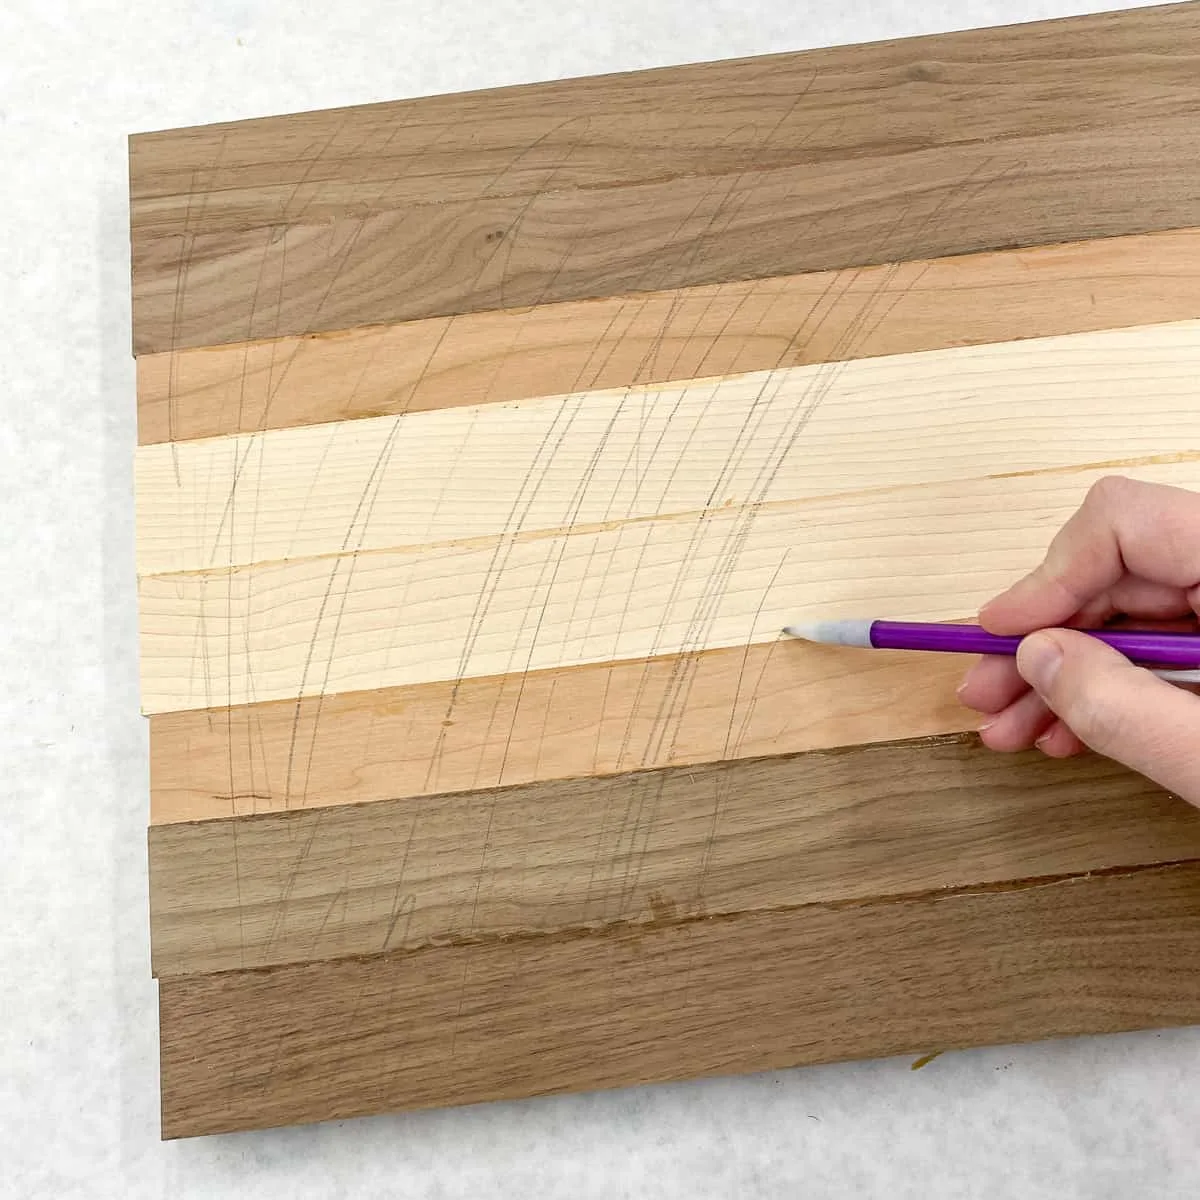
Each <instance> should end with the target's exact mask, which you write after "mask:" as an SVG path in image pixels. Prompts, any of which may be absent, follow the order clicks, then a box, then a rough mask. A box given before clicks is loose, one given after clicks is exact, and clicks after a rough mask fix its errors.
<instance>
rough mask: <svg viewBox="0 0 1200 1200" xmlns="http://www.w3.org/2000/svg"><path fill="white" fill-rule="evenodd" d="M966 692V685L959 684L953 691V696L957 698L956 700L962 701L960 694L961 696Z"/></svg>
mask: <svg viewBox="0 0 1200 1200" xmlns="http://www.w3.org/2000/svg"><path fill="white" fill-rule="evenodd" d="M966 690H967V685H966V683H960V684H959V685H958V687H956V688H955V689H954V694H955V695H956V696H957V697H958V698H959V699H960V700H961V699H962V694H963V692H965V691H966Z"/></svg>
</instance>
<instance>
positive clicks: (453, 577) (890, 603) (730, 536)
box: [139, 459, 1200, 713]
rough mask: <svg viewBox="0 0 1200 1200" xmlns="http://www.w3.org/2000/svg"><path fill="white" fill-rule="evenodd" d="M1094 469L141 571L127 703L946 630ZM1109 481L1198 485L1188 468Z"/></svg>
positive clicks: (1033, 555) (1194, 470) (186, 704)
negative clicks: (921, 623)
mask: <svg viewBox="0 0 1200 1200" xmlns="http://www.w3.org/2000/svg"><path fill="white" fill-rule="evenodd" d="M1104 473H1105V472H1103V471H1096V470H1079V471H1074V472H1052V473H1049V474H1034V475H1021V476H1015V477H1014V476H1008V477H1003V478H1000V477H997V478H988V479H979V480H969V481H965V482H952V483H945V484H936V485H926V486H922V487H913V488H906V489H897V490H893V491H890V492H871V493H862V494H856V495H847V496H842V497H835V498H832V499H823V500H816V501H812V502H808V503H805V502H793V503H784V504H777V505H764V506H757V507H753V508H747V509H726V510H720V511H716V512H705V513H701V514H699V515H693V516H686V517H679V518H662V519H656V520H650V521H645V522H641V523H627V524H621V525H618V526H616V527H615V528H611V527H599V528H595V529H592V530H588V529H586V528H585V527H579V528H577V529H576V530H575V531H573V532H572V533H570V534H567V535H558V534H556V535H553V536H545V537H530V538H524V539H522V538H515V539H510V540H505V541H501V542H495V543H487V544H484V545H481V546H478V547H477V546H474V545H471V544H463V545H454V546H447V547H431V548H428V549H424V550H419V551H410V552H400V551H396V552H392V551H381V552H377V553H371V554H367V553H363V554H356V553H347V554H344V555H338V556H334V557H330V558H312V559H300V560H298V561H296V562H287V563H280V564H264V565H260V566H255V567H247V568H240V569H238V570H235V571H232V572H206V573H199V574H194V575H166V576H149V577H146V578H143V579H142V580H141V581H140V584H139V596H140V609H141V666H142V697H143V706H144V710H145V711H146V712H151V713H152V712H170V711H176V710H181V709H191V708H212V707H214V706H217V705H233V704H248V703H254V702H257V701H265V700H279V699H284V698H288V697H292V698H294V697H297V696H304V695H316V694H319V693H322V692H326V693H328V692H342V691H361V690H367V689H371V688H378V687H394V686H398V685H401V684H405V683H417V682H423V681H428V680H432V679H456V678H462V677H466V676H481V675H503V674H510V673H513V672H518V673H519V672H524V671H529V670H539V669H543V668H548V667H555V666H566V665H571V664H578V663H587V662H608V661H615V660H620V659H628V658H639V657H649V656H654V655H658V654H666V653H679V652H686V651H692V650H700V649H705V648H709V647H713V648H715V647H720V646H731V645H744V644H747V643H750V642H761V641H771V640H775V638H776V637H777V636H778V631H779V629H780V628H781V627H782V626H783V625H784V624H786V623H788V622H789V621H792V620H801V619H805V618H806V617H809V616H814V615H817V614H828V613H834V614H838V613H847V610H848V609H853V611H854V613H857V614H858V615H863V616H881V615H886V616H892V617H895V618H898V619H913V620H938V619H954V618H961V617H963V616H964V615H966V614H968V613H971V612H974V611H976V610H977V608H978V606H979V605H980V604H981V603H982V602H983V601H984V600H985V599H986V598H987V597H989V596H990V595H991V594H993V593H995V592H996V591H998V590H1000V589H1001V588H1002V587H1003V586H1005V585H1007V584H1008V583H1009V582H1011V580H1012V579H1013V577H1014V576H1015V575H1017V574H1018V573H1020V572H1021V571H1023V570H1026V569H1029V568H1030V567H1031V566H1032V565H1033V564H1034V563H1035V562H1036V561H1037V558H1038V557H1039V556H1040V554H1041V553H1042V552H1043V551H1044V549H1045V546H1046V544H1047V543H1048V541H1049V539H1050V537H1051V536H1052V535H1053V533H1054V531H1055V530H1056V529H1057V528H1058V526H1060V525H1061V524H1062V522H1063V521H1064V520H1065V519H1066V517H1067V516H1068V515H1069V514H1070V513H1071V512H1072V511H1073V510H1074V509H1075V508H1076V507H1077V506H1078V504H1079V503H1080V502H1081V501H1082V498H1083V495H1084V493H1085V491H1086V490H1087V488H1088V486H1089V485H1090V484H1091V483H1092V482H1094V481H1095V480H1096V479H1097V478H1099V477H1100V476H1101V475H1103V474H1104ZM1127 473H1128V474H1130V475H1133V476H1136V477H1140V478H1146V479H1151V480H1159V481H1162V482H1167V483H1175V484H1178V485H1181V486H1187V487H1196V486H1197V485H1198V484H1200V461H1196V460H1193V459H1188V460H1185V461H1181V462H1177V463H1168V464H1166V465H1151V466H1142V467H1138V468H1136V469H1135V468H1129V469H1128V470H1127ZM847 615H851V614H849V613H848V614H847ZM864 653H866V652H864Z"/></svg>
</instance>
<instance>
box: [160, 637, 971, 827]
mask: <svg viewBox="0 0 1200 1200" xmlns="http://www.w3.org/2000/svg"><path fill="white" fill-rule="evenodd" d="M962 666H963V664H962V660H961V659H960V658H958V657H957V656H955V655H928V656H924V657H922V659H921V660H920V661H919V662H916V663H914V662H913V661H912V656H911V655H907V654H892V653H888V652H883V651H881V652H877V653H871V654H867V653H862V654H859V655H856V656H854V657H853V659H852V660H851V659H848V657H847V655H846V653H845V651H842V650H838V649H837V648H835V647H810V646H804V645H802V644H801V643H799V642H796V641H791V640H787V641H774V642H767V643H764V644H762V645H757V646H753V645H751V646H732V647H728V648H726V649H723V650H705V651H699V652H697V653H694V654H685V655H662V656H660V657H657V658H650V659H634V660H629V661H624V662H615V663H608V662H606V663H595V664H592V665H589V666H582V667H566V668H554V669H551V670H546V671H530V672H526V673H524V674H521V675H494V676H488V677H484V678H479V679H455V680H444V681H437V682H434V683H427V684H415V685H412V686H409V687H396V688H380V689H375V690H370V691H362V692H344V693H335V694H333V695H320V696H313V697H307V698H305V699H303V700H300V701H294V700H281V701H270V702H266V703H261V704H247V705H242V706H239V707H233V708H218V709H196V710H186V711H183V712H170V713H160V714H157V715H155V716H152V717H151V718H150V803H151V823H152V824H155V825H165V824H170V823H172V822H175V821H204V820H209V819H212V818H218V817H232V816H249V815H252V814H254V813H268V812H287V811H292V810H299V809H305V808H324V807H329V806H332V805H341V804H367V803H370V802H371V801H375V800H391V799H396V798H399V797H407V796H424V795H431V794H433V793H437V792H470V791H475V790H481V791H482V790H485V789H489V788H495V787H501V786H509V785H514V784H522V783H533V782H536V781H538V780H554V779H570V778H573V777H582V776H598V775H614V774H617V773H619V772H622V771H636V770H641V769H645V768H654V767H669V766H684V765H689V764H695V763H707V762H717V761H722V760H725V761H728V760H733V759H740V758H753V757H760V756H764V755H770V754H783V753H794V752H797V751H803V750H819V749H827V748H829V747H833V746H844V745H856V744H858V743H860V742H870V741H873V740H885V741H896V740H900V739H903V738H916V737H928V736H932V735H934V734H944V733H953V732H956V731H960V730H966V729H972V728H974V726H975V723H976V721H977V719H978V718H977V716H976V714H975V713H972V712H969V711H967V710H966V709H964V708H962V707H961V706H960V705H959V704H958V703H957V701H956V699H955V696H954V689H955V688H956V687H957V685H958V683H959V681H960V679H961V677H962Z"/></svg>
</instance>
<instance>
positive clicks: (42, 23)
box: [0, 0, 1200, 1200]
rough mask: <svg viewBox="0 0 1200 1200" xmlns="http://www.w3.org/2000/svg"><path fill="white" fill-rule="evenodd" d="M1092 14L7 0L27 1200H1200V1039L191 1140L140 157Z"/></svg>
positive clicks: (1, 705) (1179, 1037)
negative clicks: (786, 55)
mask: <svg viewBox="0 0 1200 1200" xmlns="http://www.w3.org/2000/svg"><path fill="white" fill-rule="evenodd" d="M1095 7H1097V6H1096V5H1095V4H1089V3H1087V2H1086V0H1084V2H1082V3H1080V2H1077V0H1076V2H1072V0H992V2H990V3H989V2H987V0H969V2H968V0H962V2H959V3H948V2H941V3H934V2H932V0H907V2H899V0H890V2H887V3H884V2H882V0H861V2H860V3H858V4H854V3H852V2H850V0H524V2H523V3H522V2H521V0H476V2H475V3H474V4H472V3H470V0H465V2H463V0H459V2H454V0H396V2H387V0H375V2H371V0H340V2H339V0H324V2H321V3H315V2H313V0H208V2H207V3H204V2H202V0H194V2H193V3H184V2H181V0H126V2H125V3H117V2H115V0H75V2H74V3H70V2H68V0H0V347H2V353H0V506H2V507H0V512H2V513H3V516H4V518H5V519H4V523H3V530H4V532H3V535H0V554H2V558H0V614H2V616H0V622H2V625H0V629H2V636H0V683H2V685H3V686H2V688H0V805H2V809H0V1195H3V1196H12V1197H20V1198H22V1200H25V1198H33V1197H43V1196H45V1197H55V1198H56V1200H67V1198H68V1197H74V1196H97V1197H105V1198H108V1197H112V1198H114V1200H118V1198H128V1200H138V1198H141V1197H151V1196H170V1197H172V1198H173V1200H174V1198H178V1200H185V1198H189V1197H205V1198H208V1197H221V1196H236V1197H247V1198H249V1197H260V1196H261V1197H275V1196H278V1197H286V1198H287V1200H304V1198H307V1197H321V1198H331V1200H332V1198H334V1197H343V1196H344V1197H353V1198H355V1200H359V1198H363V1200H366V1198H369V1197H376V1196H378V1197H405V1198H408V1197H425V1196H429V1197H446V1198H449V1197H460V1196H461V1197H471V1198H476V1197H488V1196H512V1197H522V1198H530V1200H532V1198H534V1197H538V1196H568V1197H571V1198H572V1200H575V1198H582V1197H588V1196H602V1197H605V1198H606V1200H607V1198H616V1197H621V1196H655V1197H659V1196H661V1197H671V1196H680V1197H688V1198H689V1200H700V1198H702V1197H709V1196H712V1197H731V1198H734V1197H736V1198H743V1197H744V1198H747V1200H749V1198H753V1197H756V1196H760V1195H761V1196H788V1197H804V1198H809V1197H814V1198H816V1197H840V1196H847V1197H850V1196H853V1197H888V1198H889V1200H901V1198H902V1197H909V1196H912V1197H921V1198H923V1200H925V1198H928V1200H936V1198H938V1197H956V1198H961V1197H1001V1196H1003V1197H1008V1196H1012V1197H1021V1198H1035V1197H1043V1196H1045V1197H1055V1198H1056V1200H1065V1198H1069V1197H1088V1198H1089V1200H1098V1198H1106V1197H1114V1198H1121V1200H1124V1198H1126V1197H1129V1198H1131V1200H1155V1198H1157V1197H1163V1196H1172V1197H1173V1196H1194V1195H1197V1194H1200V1132H1198V1131H1200V1034H1198V1033H1197V1032H1196V1031H1192V1030H1181V1031H1173V1032H1169V1033H1163V1034H1153V1033H1151V1034H1145V1035H1137V1036H1128V1037H1119V1038H1108V1039H1083V1040H1078V1041H1070V1042H1059V1043H1054V1044H1047V1045H1040V1046H1032V1047H1021V1048H1002V1049H995V1050H985V1051H977V1052H971V1053H964V1054H956V1055H947V1056H945V1057H943V1058H940V1059H938V1060H936V1061H935V1062H933V1063H932V1064H931V1065H929V1066H927V1067H925V1068H924V1069H922V1070H921V1071H920V1072H917V1073H914V1072H913V1071H911V1070H910V1067H909V1063H908V1061H907V1060H905V1061H886V1062H873V1063H863V1064H854V1065H849V1066H833V1067H825V1068H817V1069H809V1070H803V1071H794V1072H789V1073H785V1074H782V1075H772V1076H756V1077H751V1078H744V1079H731V1080H717V1081H709V1082H702V1083H693V1084H682V1085H677V1086H671V1087H659V1088H644V1089H634V1090H629V1091H624V1092H613V1093H605V1094H599V1095H592V1096H582V1097H569V1098H563V1099H554V1100H539V1101H532V1102H527V1103H523V1104H505V1105H492V1106H484V1107H479V1108H475V1109H468V1110H461V1111H451V1112H440V1113H422V1114H418V1115H415V1116H399V1117H385V1118H377V1119H371V1120H363V1121H357V1122H347V1123H343V1124H333V1125H326V1126H317V1127H310V1128H304V1129H292V1130H283V1131H275V1132H268V1133H261V1134H242V1135H236V1136H230V1137H220V1138H209V1139H203V1140H196V1141H191V1142H175V1143H166V1144H164V1143H161V1142H160V1141H159V1140H158V1123H157V1104H158V1095H157V1079H156V1070H157V1061H156V1034H155V989H154V986H153V984H152V982H151V980H150V971H149V954H148V929H147V917H146V899H145V897H146V868H145V823H146V810H147V800H146V790H147V780H146V734H145V728H144V725H143V723H142V721H141V719H140V718H139V717H138V716H137V709H138V698H137V685H136V638H135V613H134V589H133V575H134V567H133V521H132V502H131V494H130V489H131V454H132V449H133V445H134V376H133V364H132V361H131V358H130V354H129V342H130V337H129V299H128V290H129V289H128V248H127V224H126V221H127V217H126V159H125V136H126V135H127V134H128V133H130V132H133V131H138V130H145V129H156V128H164V127H170V126H176V125H184V124H199V123H206V122H210V121H218V120H228V119H232V118H237V117H249V116H261V115H266V114H272V113H280V112H288V111H294V110H297V109H313V108H324V107H328V106H332V105H342V104H353V103H360V102H365V101H372V100H389V99H395V98H399V97H405V96H416V95H421V94H428V93H431V92H447V91H457V90H463V89H469V88H478V87H484V86H490V85H497V84H506V83H523V82H529V81H532V80H538V79H549V78H555V77H560V76H566V75H577V74H590V73H594V72H600V71H613V70H625V69H629V68H636V67H649V66H659V65H663V64H668V63H676V62H688V61H695V60H702V59H713V58H724V57H731V56H736V55H744V54H757V53H766V52H771V51H779V50H791V49H799V48H803V47H809V46H818V45H829V44H835V43H843V42H852V41H862V40H869V39H874V38H879V37H892V36H899V35H904V34H913V33H924V32H934V31H940V30H947V29H952V28H966V27H970V26H979V25H989V24H997V23H1005V22H1010V21H1021V20H1033V19H1038V18H1043V17H1051V16H1066V15H1068V14H1072V13H1080V12H1085V11H1089V10H1092V9H1093V8H1095ZM761 970H763V971H770V970H771V963H770V962H763V963H762V964H761Z"/></svg>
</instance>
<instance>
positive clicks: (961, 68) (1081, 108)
mask: <svg viewBox="0 0 1200 1200" xmlns="http://www.w3.org/2000/svg"><path fill="white" fill-rule="evenodd" d="M1197 32H1200V19H1198V18H1197V16H1196V13H1195V11H1194V7H1193V6H1190V5H1167V6H1161V7H1159V8H1157V9H1151V10H1149V11H1147V10H1142V11H1140V12H1137V13H1133V12H1124V13H1108V14H1102V15H1097V16H1088V17H1084V18H1082V19H1074V20H1067V21H1061V20H1058V21H1048V22H1042V23H1036V24H1028V25H1023V26H1017V27H1009V28H1003V29H991V30H971V31H965V32H959V33H950V34H941V35H936V36H932V37H921V38H909V39H904V40H901V41H892V42H879V43H873V44H868V45H862V46H850V47H836V48H830V49H821V50H815V51H813V50H810V51H801V52H799V53H791V54H776V55H765V56H762V57H757V58H747V59H740V60H729V61H722V62H713V63H698V64H690V65H685V66H675V67H667V68H664V69H659V70H649V71H636V72H625V73H620V74H614V75H608V76H599V77H590V78H580V79H567V80H559V81H555V82H550V83H538V84H531V85H524V86H521V87H508V88H495V89H490V90H485V91H476V92H465V93H459V94H455V95H446V96H431V97H424V98H421V99H414V100H401V101H395V102H392V103H385V104H372V105H363V106H360V107H355V108H340V109H328V110H324V111H320V112H309V113H297V114H293V115H290V116H286V117H268V118H265V119H259V120H250V121H237V122H227V123H224V124H215V125H206V126H202V127H199V128H192V129H177V130H169V131H166V132H161V133H148V134H141V135H139V136H137V137H135V138H133V139H132V140H131V144H130V195H131V198H132V200H133V202H134V203H133V211H132V225H133V229H134V233H135V237H139V236H141V237H144V236H163V235H172V234H173V235H176V236H180V237H182V236H187V235H189V234H191V235H195V234H202V233H212V232H222V231H229V230H236V229H245V228H248V227H253V226H255V225H280V224H288V223H290V222H291V221H294V220H295V219H296V218H297V217H298V216H299V215H301V214H303V215H304V216H306V217H308V218H310V219H314V220H320V219H322V218H327V217H330V216H340V215H342V214H343V213H344V212H345V211H346V210H350V211H353V212H356V213H371V212H379V211H383V210H386V209H388V208H394V207H398V206H400V205H404V204H412V203H444V202H445V201H447V200H477V199H482V198H485V197H492V196H528V195H535V194H537V193H540V192H543V191H547V190H549V189H550V188H551V187H553V188H556V189H558V190H572V189H588V188H593V189H594V188H598V187H606V188H607V187H614V186H619V185H621V184H630V183H644V182H650V181H654V180H659V179H663V178H669V177H675V176H685V177H697V176H699V177H704V176H712V175H725V174H729V173H731V172H732V173H738V172H742V171H746V170H762V169H764V168H769V167H772V166H785V165H789V164H793V163H796V162H811V161H814V160H816V161H822V160H826V159H829V158H842V157H846V158H855V157H862V158H869V157H874V156H878V155H880V154H881V153H884V152H891V153H899V152H902V151H904V150H911V149H918V148H928V147H931V146H938V145H953V144H955V143H960V142H973V141H987V140H994V139H997V138H1009V137H1013V136H1020V135H1021V134H1025V133H1047V132H1060V131H1065V130H1070V129H1089V128H1092V129H1094V128H1103V127H1105V126H1108V125H1110V124H1112V123H1114V122H1122V121H1127V120H1129V119H1130V118H1131V117H1137V116H1143V115H1153V114H1158V113H1161V112H1162V111H1166V110H1169V109H1170V108H1171V107H1173V106H1176V105H1178V104H1179V103H1180V100H1181V99H1200V83H1198V77H1197V75H1196V73H1195V71H1194V69H1193V66H1192V63H1193V60H1192V59H1191V58H1190V57H1189V56H1188V51H1187V45H1186V43H1187V41H1188V40H1189V39H1190V38H1193V37H1194V36H1195V35H1196V34H1197ZM1143 58H1144V59H1148V60H1152V61H1148V62H1143V63H1139V66H1140V67H1141V70H1140V71H1138V72H1136V73H1135V72H1133V71H1131V70H1122V69H1121V68H1122V66H1123V65H1124V64H1125V63H1127V62H1129V63H1132V62H1134V61H1137V60H1139V59H1143ZM1147 76H1148V77H1147ZM797 82H800V83H801V84H803V85H804V90H803V93H802V96H798V93H797V86H796V85H797ZM881 93H882V95H881ZM947 95H953V96H954V97H955V100H956V104H955V105H954V106H953V107H950V106H948V105H947V104H946V103H945V100H946V98H947ZM801 98H802V99H803V100H804V101H805V103H804V104H801V103H798V99H801ZM684 114H686V117H685V116H684ZM834 117H836V118H837V121H836V124H835V123H834V121H833V120H832V118H834ZM191 196H196V197H197V201H196V203H195V205H194V208H193V209H192V210H191V211H189V209H188V206H187V199H188V197H191Z"/></svg>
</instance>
